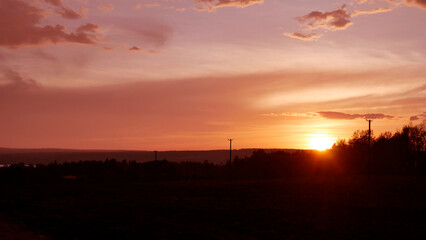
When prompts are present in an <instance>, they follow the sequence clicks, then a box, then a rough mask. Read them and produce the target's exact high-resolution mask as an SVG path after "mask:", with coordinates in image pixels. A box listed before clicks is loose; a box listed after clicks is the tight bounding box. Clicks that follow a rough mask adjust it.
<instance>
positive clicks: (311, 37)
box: [283, 32, 322, 41]
mask: <svg viewBox="0 0 426 240" xmlns="http://www.w3.org/2000/svg"><path fill="white" fill-rule="evenodd" d="M283 35H285V36H288V37H291V38H296V39H300V40H304V41H312V40H315V39H317V38H320V37H321V36H322V34H317V33H306V34H305V33H301V32H294V33H283Z"/></svg>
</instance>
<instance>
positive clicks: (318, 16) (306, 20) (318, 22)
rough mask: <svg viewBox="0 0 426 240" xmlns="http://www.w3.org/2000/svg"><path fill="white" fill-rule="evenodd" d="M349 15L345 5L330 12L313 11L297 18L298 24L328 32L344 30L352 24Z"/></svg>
mask: <svg viewBox="0 0 426 240" xmlns="http://www.w3.org/2000/svg"><path fill="white" fill-rule="evenodd" d="M350 18H351V15H350V14H349V13H348V12H347V11H346V5H343V6H342V7H341V8H338V9H336V10H333V11H330V12H321V11H313V12H311V13H309V14H307V15H305V16H301V17H297V18H296V20H297V21H299V23H300V24H302V25H305V26H307V27H308V28H310V29H315V28H325V29H330V30H338V29H345V28H347V27H348V26H350V25H351V24H352V22H351V20H350Z"/></svg>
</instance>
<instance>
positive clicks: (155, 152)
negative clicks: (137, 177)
mask: <svg viewBox="0 0 426 240" xmlns="http://www.w3.org/2000/svg"><path fill="white" fill-rule="evenodd" d="M157 152H158V151H154V154H155V161H157Z"/></svg>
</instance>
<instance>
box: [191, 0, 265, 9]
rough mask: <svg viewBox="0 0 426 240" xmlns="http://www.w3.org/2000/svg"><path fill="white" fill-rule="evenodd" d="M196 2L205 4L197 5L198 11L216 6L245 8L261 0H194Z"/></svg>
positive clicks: (261, 0)
mask: <svg viewBox="0 0 426 240" xmlns="http://www.w3.org/2000/svg"><path fill="white" fill-rule="evenodd" d="M194 1H195V2H196V3H201V4H203V5H205V6H204V7H199V8H198V10H200V11H213V10H214V9H216V8H221V7H239V8H245V7H248V6H251V5H253V4H260V3H263V0H194Z"/></svg>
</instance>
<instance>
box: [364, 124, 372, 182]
mask: <svg viewBox="0 0 426 240" xmlns="http://www.w3.org/2000/svg"><path fill="white" fill-rule="evenodd" d="M365 120H366V121H367V122H368V159H367V178H368V179H370V161H371V159H370V158H371V122H372V121H373V120H371V119H365Z"/></svg>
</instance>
